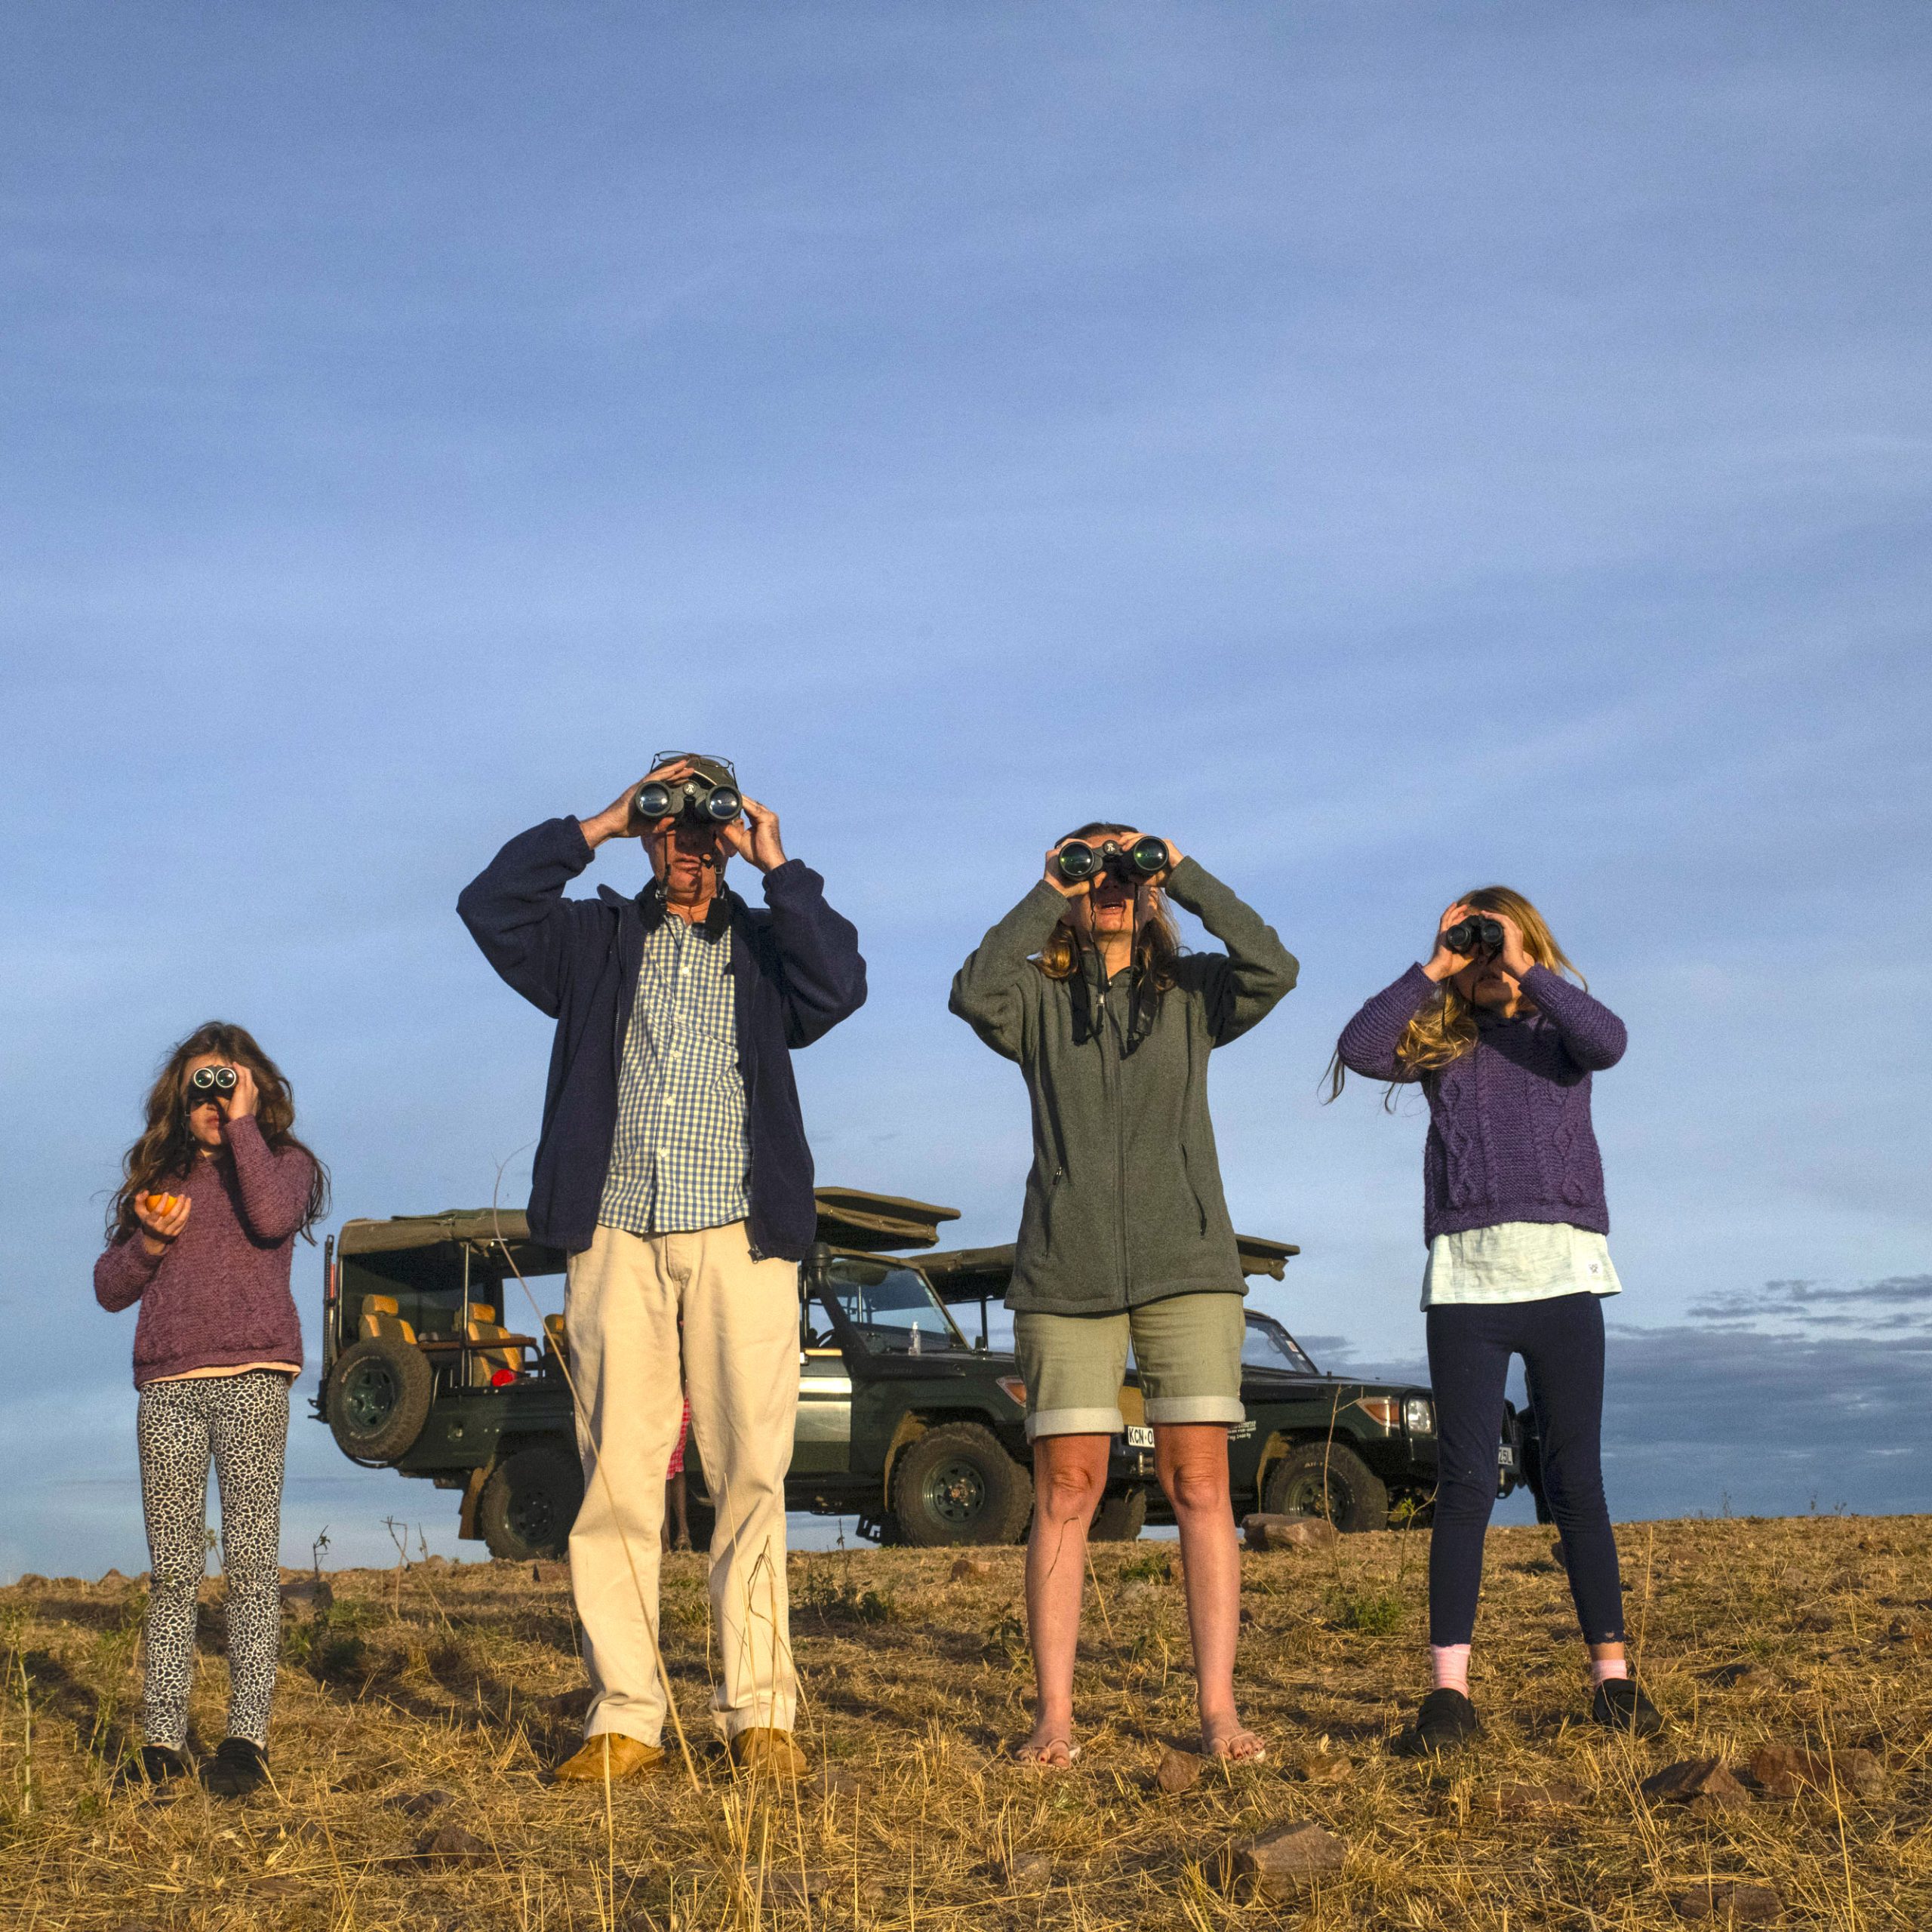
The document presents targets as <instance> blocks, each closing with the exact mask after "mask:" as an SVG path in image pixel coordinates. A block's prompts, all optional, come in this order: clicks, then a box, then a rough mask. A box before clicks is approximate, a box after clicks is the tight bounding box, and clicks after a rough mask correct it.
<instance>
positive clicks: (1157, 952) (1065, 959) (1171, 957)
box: [1033, 819, 1180, 993]
mask: <svg viewBox="0 0 1932 1932" xmlns="http://www.w3.org/2000/svg"><path fill="white" fill-rule="evenodd" d="M1133 829H1134V828H1133V826H1131V825H1112V824H1109V823H1106V822H1105V821H1103V820H1099V819H1096V820H1094V822H1093V823H1091V825H1083V826H1081V827H1080V829H1078V831H1077V832H1069V833H1068V834H1067V835H1066V838H1122V837H1124V836H1125V835H1126V834H1127V833H1128V832H1131V831H1132V830H1133ZM1066 838H1063V839H1062V840H1061V841H1060V843H1061V844H1066ZM1071 909H1072V906H1071V902H1069V910H1071ZM1178 958H1180V932H1179V931H1177V928H1176V927H1175V925H1174V915H1173V914H1172V913H1171V912H1169V911H1168V901H1167V896H1166V894H1164V893H1163V892H1162V891H1161V889H1160V888H1159V887H1158V886H1152V887H1149V889H1148V893H1147V916H1146V919H1145V920H1144V921H1143V922H1142V924H1141V928H1140V931H1139V932H1138V933H1137V934H1135V935H1134V977H1135V978H1136V979H1137V980H1138V981H1139V982H1140V984H1141V985H1142V986H1144V987H1146V988H1147V989H1149V991H1151V992H1156V993H1164V992H1168V991H1170V990H1171V989H1172V987H1173V986H1174V961H1176V960H1177V959H1178ZM1079 961H1080V943H1079V941H1078V939H1076V938H1075V936H1074V931H1073V928H1072V926H1070V925H1069V924H1068V923H1067V922H1066V920H1065V919H1062V920H1061V921H1060V924H1058V925H1057V926H1056V927H1054V929H1053V934H1052V936H1051V937H1050V938H1049V939H1048V941H1047V943H1046V944H1045V945H1044V946H1041V949H1040V950H1039V952H1038V955H1036V956H1035V959H1034V961H1033V963H1034V964H1035V965H1036V966H1037V967H1038V968H1039V969H1040V971H1041V972H1042V973H1044V974H1046V976H1047V977H1048V979H1050V980H1070V979H1072V977H1073V976H1074V974H1075V972H1076V971H1078V968H1079Z"/></svg>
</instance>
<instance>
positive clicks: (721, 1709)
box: [565, 1221, 798, 1744]
mask: <svg viewBox="0 0 1932 1932" xmlns="http://www.w3.org/2000/svg"><path fill="white" fill-rule="evenodd" d="M680 1321H681V1324H682V1349H681V1351H680V1347H679V1339H680V1337H679V1329H680ZM565 1322H566V1324H567V1326H568V1331H569V1334H570V1349H571V1374H572V1375H573V1377H574V1379H575V1380H576V1383H577V1451H578V1454H580V1455H581V1456H582V1457H583V1508H582V1509H580V1511H579V1512H577V1525H576V1527H574V1529H573V1530H572V1531H571V1592H572V1593H573V1595H574V1596H575V1597H576V1599H577V1616H578V1618H579V1620H580V1621H581V1622H582V1623H583V1636H584V1645H583V1657H584V1663H585V1664H586V1666H587V1667H588V1669H589V1672H590V1683H591V1689H592V1693H593V1694H592V1699H591V1704H590V1715H589V1721H588V1722H587V1723H586V1726H585V1732H586V1735H587V1736H589V1737H596V1736H598V1734H599V1733H601V1732H604V1731H611V1730H614V1731H620V1732H622V1733H623V1735H624V1736H626V1737H634V1738H636V1739H637V1740H638V1741H639V1742H640V1743H645V1744H655V1743H657V1742H658V1741H659V1737H660V1733H661V1731H662V1730H663V1724H664V1685H663V1682H662V1681H661V1680H660V1678H659V1676H658V1673H657V1665H656V1663H654V1661H653V1659H652V1655H651V1640H652V1638H653V1637H654V1635H655V1634H656V1632H657V1627H658V1624H657V1558H658V1546H659V1538H660V1534H661V1533H662V1529H663V1521H664V1472H665V1469H666V1466H667V1465H668V1464H669V1462H670V1460H671V1453H672V1450H673V1449H675V1447H676V1446H677V1441H678V1423H679V1421H680V1420H681V1417H682V1414H683V1398H684V1397H685V1395H688V1396H689V1397H690V1399H691V1435H692V1438H693V1440H694V1441H695V1442H696V1444H697V1453H698V1457H699V1459H700V1461H701V1462H702V1463H703V1468H704V1479H705V1484H706V1487H707V1488H708V1489H709V1491H710V1494H711V1497H712V1502H713V1503H714V1505H715V1508H716V1512H717V1527H716V1528H715V1529H714V1530H713V1531H712V1537H711V1623H712V1632H713V1633H714V1635H715V1639H716V1641H717V1642H718V1646H719V1657H720V1663H721V1668H722V1681H721V1684H719V1685H718V1687H717V1690H716V1691H715V1694H714V1696H713V1697H712V1721H713V1722H714V1723H715V1724H716V1726H717V1727H718V1730H719V1732H720V1733H721V1734H722V1735H723V1736H724V1737H728V1738H729V1737H736V1736H737V1734H738V1733H739V1732H740V1731H741V1730H747V1729H749V1728H751V1727H753V1726H759V1725H768V1726H770V1727H772V1728H774V1729H776V1730H791V1729H792V1726H793V1719H794V1717H795V1713H796V1710H797V1679H796V1677H795V1673H794V1672H793V1669H792V1641H791V1623H790V1616H789V1604H788V1603H787V1601H786V1593H785V1472H786V1469H788V1468H789V1466H790V1465H791V1461H792V1423H793V1422H794V1420H795V1417H796V1415H797V1413H798V1267H797V1264H796V1263H793V1262H789V1261H755V1260H752V1253H751V1246H750V1243H749V1240H748V1239H747V1238H746V1232H745V1223H743V1222H742V1221H734V1222H732V1223H730V1224H729V1225H728V1226H724V1227H720V1228H704V1229H699V1230H698V1231H697V1232H694V1233H691V1234H675V1235H651V1236H648V1237H646V1236H641V1235H631V1234H626V1233H623V1232H622V1231H621V1230H620V1229H616V1228H606V1227H600V1228H598V1230H597V1232H596V1235H595V1238H594V1239H593V1240H592V1242H591V1244H590V1246H589V1247H588V1248H586V1250H585V1251H583V1253H582V1254H574V1255H573V1256H571V1263H570V1278H569V1287H568V1291H566V1297H565ZM680 1352H681V1355H682V1362H683V1374H682V1378H681V1386H680V1376H679V1358H680Z"/></svg>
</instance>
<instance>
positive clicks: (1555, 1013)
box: [1330, 885, 1662, 1755]
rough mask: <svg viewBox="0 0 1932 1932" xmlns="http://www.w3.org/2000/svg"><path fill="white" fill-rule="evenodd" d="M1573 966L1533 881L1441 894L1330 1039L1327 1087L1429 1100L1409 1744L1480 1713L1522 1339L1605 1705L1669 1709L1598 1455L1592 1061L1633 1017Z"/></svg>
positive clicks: (1599, 1313)
mask: <svg viewBox="0 0 1932 1932" xmlns="http://www.w3.org/2000/svg"><path fill="white" fill-rule="evenodd" d="M1472 918H1473V919H1475V920H1478V921H1481V920H1487V921H1492V922H1493V926H1492V929H1491V934H1490V935H1489V940H1490V943H1487V944H1485V943H1483V941H1482V940H1481V938H1479V937H1478V938H1472V937H1470V936H1469V928H1468V927H1467V926H1466V924H1464V922H1465V921H1471V920H1472ZM1499 928H1500V935H1501V937H1500V944H1497V943H1495V938H1494V934H1495V931H1496V929H1499ZM1452 940H1454V943H1455V944H1460V945H1461V946H1464V947H1465V948H1466V950H1463V951H1460V952H1459V951H1457V950H1455V949H1454V946H1453V945H1452ZM1575 970H1576V969H1575V968H1574V967H1573V966H1571V963H1570V961H1569V960H1568V959H1567V958H1566V957H1565V956H1564V952H1563V950H1562V949H1561V947H1560V946H1558V944H1557V943H1556V941H1555V940H1554V939H1553V938H1552V937H1551V935H1550V931H1549V927H1548V926H1547V925H1546V924H1544V922H1543V917H1542V915H1541V914H1540V913H1539V912H1537V909H1536V908H1535V907H1534V906H1532V905H1531V903H1530V902H1529V901H1528V900H1527V899H1525V898H1524V897H1523V896H1522V895H1521V894H1520V893H1516V892H1512V891H1510V890H1509V888H1507V887H1506V886H1500V885H1491V886H1484V888H1482V889H1481V891H1477V892H1472V893H1469V894H1467V895H1466V897H1463V898H1462V899H1460V900H1458V901H1457V903H1455V904H1454V905H1453V906H1451V907H1450V908H1449V909H1448V910H1447V912H1444V914H1443V915H1442V918H1441V921H1440V922H1439V924H1438V929H1437V932H1436V939H1435V949H1434V950H1433V951H1432V953H1431V954H1430V955H1429V962H1428V964H1426V965H1421V966H1411V968H1409V970H1408V971H1407V972H1406V973H1404V974H1403V975H1402V977H1401V978H1400V979H1399V980H1397V981H1396V982H1395V984H1394V985H1393V986H1389V987H1386V988H1385V989H1383V991H1382V992H1379V993H1377V995H1375V997H1374V998H1373V999H1371V1001H1369V1002H1368V1004H1367V1005H1366V1006H1364V1008H1362V1009H1361V1011H1360V1012H1359V1013H1358V1014H1356V1015H1355V1017H1354V1018H1353V1019H1352V1020H1350V1021H1349V1023H1348V1025H1347V1026H1346V1027H1344V1028H1343V1031H1342V1037H1341V1039H1340V1042H1339V1043H1338V1044H1337V1048H1336V1050H1335V1065H1334V1085H1333V1088H1332V1089H1331V1094H1330V1098H1331V1099H1332V1098H1334V1095H1335V1094H1339V1093H1340V1091H1341V1087H1342V1081H1343V1077H1344V1076H1343V1071H1342V1069H1343V1068H1345V1067H1346V1068H1347V1069H1349V1070H1350V1071H1351V1072H1355V1073H1360V1074H1363V1075H1367V1077H1368V1078H1371V1079H1374V1080H1386V1081H1389V1082H1390V1083H1391V1085H1390V1088H1389V1100H1390V1101H1391V1102H1392V1101H1393V1098H1394V1094H1395V1088H1397V1087H1398V1086H1402V1085H1409V1084H1414V1085H1419V1086H1420V1088H1422V1091H1423V1095H1424V1097H1425V1098H1426V1100H1428V1103H1429V1138H1428V1140H1427V1141H1426V1143H1425V1145H1424V1147H1423V1238H1424V1239H1425V1240H1426V1241H1427V1243H1428V1244H1429V1260H1428V1263H1427V1265H1426V1267H1425V1268H1424V1269H1423V1288H1422V1305H1423V1308H1424V1309H1426V1311H1427V1319H1428V1328H1429V1376H1430V1379H1431V1380H1432V1383H1434V1385H1435V1414H1436V1439H1437V1445H1438V1451H1437V1453H1438V1473H1437V1484H1436V1493H1435V1520H1434V1528H1433V1531H1432V1534H1431V1537H1430V1540H1429V1645H1430V1660H1431V1665H1432V1675H1433V1678H1434V1684H1435V1687H1434V1688H1433V1689H1432V1690H1431V1691H1430V1692H1429V1695H1428V1696H1427V1697H1425V1698H1424V1699H1423V1703H1422V1709H1421V1711H1420V1713H1419V1715H1417V1719H1416V1724H1415V1727H1414V1730H1411V1731H1407V1732H1405V1733H1404V1734H1403V1736H1402V1737H1401V1738H1400V1739H1398V1740H1397V1743H1396V1749H1398V1751H1401V1752H1404V1753H1405V1754H1406V1755H1421V1754H1423V1753H1424V1752H1435V1751H1441V1750H1445V1749H1451V1748H1453V1747H1454V1746H1457V1745H1460V1744H1463V1743H1466V1742H1467V1741H1468V1740H1469V1739H1470V1738H1471V1737H1473V1736H1474V1735H1475V1733H1476V1731H1477V1730H1478V1724H1477V1721H1476V1714H1475V1706H1473V1705H1472V1703H1470V1702H1469V1644H1470V1641H1471V1639H1472V1636H1473V1635H1474V1632H1475V1614H1476V1598H1477V1595H1478V1592H1479V1591H1480V1589H1481V1583H1482V1546H1483V1537H1484V1533H1485V1531H1487V1528H1488V1525H1489V1514H1490V1509H1491V1506H1492V1504H1493V1503H1494V1501H1495V1497H1496V1449H1497V1441H1498V1440H1499V1439H1500V1436H1501V1434H1502V1427H1503V1383H1504V1381H1505V1380H1506V1377H1507V1376H1508V1374H1509V1358H1510V1357H1511V1355H1521V1357H1522V1358H1523V1366H1524V1373H1525V1374H1526V1377H1527V1380H1528V1383H1529V1390H1530V1401H1531V1406H1532V1407H1533V1409H1534V1412H1535V1415H1536V1422H1537V1435H1538V1438H1539V1440H1540V1444H1541V1454H1542V1463H1543V1493H1544V1496H1545V1498H1546V1501H1547V1502H1548V1503H1549V1509H1550V1512H1551V1514H1552V1516H1554V1518H1555V1521H1556V1523H1557V1526H1558V1530H1559V1531H1560V1533H1561V1536H1562V1539H1563V1554H1564V1561H1565V1564H1566V1565H1567V1567H1568V1570H1569V1572H1570V1590H1571V1597H1572V1598H1573V1599H1574V1602H1575V1604H1576V1606H1577V1620H1578V1621H1579V1623H1581V1625H1582V1626H1583V1638H1584V1641H1585V1642H1586V1644H1588V1645H1589V1654H1590V1678H1591V1682H1592V1686H1593V1689H1592V1698H1591V1708H1590V1715H1591V1716H1592V1718H1593V1719H1595V1721H1596V1722H1598V1723H1599V1724H1608V1725H1611V1726H1614V1727H1618V1728H1620V1729H1623V1730H1635V1731H1637V1732H1638V1733H1641V1734H1648V1733H1651V1732H1653V1731H1654V1730H1657V1729H1658V1728H1659V1727H1660V1724H1661V1722H1662V1720H1661V1719H1660V1718H1659V1717H1658V1715H1657V1711H1656V1709H1654V1706H1652V1705H1651V1701H1650V1700H1649V1699H1648V1698H1647V1697H1645V1696H1644V1694H1643V1692H1642V1691H1641V1690H1640V1689H1639V1688H1638V1686H1637V1684H1636V1682H1635V1679H1634V1678H1632V1677H1631V1675H1630V1672H1629V1665H1628V1663H1626V1661H1625V1659H1624V1654H1623V1585H1622V1582H1621V1580H1620V1577H1619V1574H1618V1571H1617V1543H1616V1540H1615V1538H1614V1536H1613V1535H1612V1534H1611V1527H1610V1512H1609V1509H1608V1507H1607V1505H1606V1504H1605V1503H1604V1493H1603V1475H1602V1469H1601V1454H1600V1437H1601V1423H1602V1417H1603V1366H1604V1328H1603V1300H1602V1298H1603V1297H1604V1296H1606V1295H1612V1294H1617V1292H1618V1291H1619V1283H1618V1281H1617V1271H1616V1269H1614V1267H1613V1266H1611V1259H1610V1249H1609V1244H1608V1242H1607V1239H1606V1237H1607V1235H1608V1234H1609V1232H1610V1214H1609V1211H1608V1209H1607V1207H1605V1205H1604V1189H1603V1165H1602V1162H1601V1159H1600V1158H1599V1157H1598V1152H1597V1142H1596V1135H1595V1132H1594V1131H1593V1130H1592V1128H1591V1124H1590V1081H1591V1077H1592V1075H1594V1074H1597V1073H1600V1072H1603V1071H1604V1069H1607V1068H1609V1067H1612V1066H1615V1065H1616V1064H1617V1062H1618V1061H1619V1060H1621V1059H1622V1058H1623V1048H1624V1031H1623V1021H1622V1020H1619V1019H1618V1018H1617V1016H1616V1014H1614V1013H1612V1012H1611V1011H1610V1009H1609V1008H1607V1007H1606V1006H1604V1005H1603V1004H1601V1003H1600V1002H1599V1001H1596V1000H1594V999H1592V998H1591V997H1590V996H1589V993H1588V992H1586V991H1585V990H1584V989H1583V986H1581V985H1580V984H1575V983H1572V981H1571V980H1567V979H1565V978H1564V977H1563V974H1564V972H1565V971H1569V972H1571V973H1574V971H1575Z"/></svg>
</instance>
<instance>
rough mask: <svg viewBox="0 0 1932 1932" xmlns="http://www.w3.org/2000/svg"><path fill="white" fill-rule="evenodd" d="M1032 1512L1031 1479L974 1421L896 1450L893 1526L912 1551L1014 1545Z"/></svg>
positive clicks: (930, 1431) (988, 1431) (942, 1426)
mask: <svg viewBox="0 0 1932 1932" xmlns="http://www.w3.org/2000/svg"><path fill="white" fill-rule="evenodd" d="M1032 1514H1033V1478H1032V1476H1031V1475H1029V1474H1028V1473H1027V1472H1026V1470H1025V1469H1022V1468H1021V1467H1020V1465H1019V1464H1018V1463H1016V1462H1015V1461H1014V1460H1013V1458H1012V1457H1011V1456H1009V1455H1008V1454H1007V1453H1006V1451H1004V1449H1002V1448H1001V1447H1000V1444H999V1438H998V1436H996V1435H994V1433H993V1432H992V1430H991V1429H986V1428H983V1427H982V1426H980V1424H979V1423H974V1422H949V1423H941V1424H940V1426H939V1427H938V1428H937V1429H928V1430H927V1431H926V1432H925V1434H924V1435H921V1436H920V1437H919V1438H918V1439H917V1440H916V1441H913V1442H911V1443H909V1444H907V1445H906V1447H905V1448H904V1449H903V1450H901V1451H900V1454H899V1461H898V1463H897V1466H896V1467H895V1468H894V1470H893V1472H892V1516H893V1521H894V1525H895V1527H897V1530H898V1531H899V1534H900V1537H901V1538H902V1539H903V1540H904V1541H906V1543H911V1544H912V1545H913V1546H914V1547H915V1548H917V1549H933V1548H936V1547H937V1546H941V1545H943V1544H947V1543H1019V1542H1021V1541H1023V1540H1024V1538H1025V1537H1026V1525H1027V1524H1028V1522H1029V1521H1030V1520H1031V1519H1032Z"/></svg>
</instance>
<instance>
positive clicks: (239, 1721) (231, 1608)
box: [136, 1368, 288, 1751]
mask: <svg viewBox="0 0 1932 1932" xmlns="http://www.w3.org/2000/svg"><path fill="white" fill-rule="evenodd" d="M136 1432H137V1435H138V1436H139V1438H140V1447H141V1506H142V1508H143V1510H144V1511H145V1512H146V1516H147V1524H148V1555H149V1561H151V1562H152V1564H153V1566H154V1580H153V1583H152V1586H151V1587H150V1589H149V1593H148V1620H147V1689H146V1697H145V1699H144V1700H143V1706H142V1712H141V1715H142V1721H143V1726H144V1727H145V1729H146V1733H147V1741H148V1742H149V1743H150V1744H165V1745H167V1746H168V1747H169V1748H170V1749H173V1750H176V1751H179V1750H180V1749H182V1748H183V1746H185V1745H186V1743H187V1737H188V1691H189V1686H190V1685H191V1684H192V1682H193V1681H194V1672H195V1609H196V1600H197V1598H198V1594H199V1592H200V1589H201V1585H202V1576H203V1574H204V1573H205V1571H206V1570H207V1567H208V1463H209V1461H210V1459H211V1458H212V1459H213V1461H214V1472H215V1481H216V1482H217V1484H218V1486H219V1487H220V1491H221V1569H222V1575H223V1578H224V1579H225V1580H226V1583H227V1598H228V1734H229V1737H245V1738H247V1739H248V1740H249V1741H250V1742H251V1743H255V1744H259V1745H260V1746H262V1747H263V1749H264V1750H266V1749H267V1748H268V1741H269V1702H270V1700H272V1698H273V1697H274V1695H275V1658H276V1655H277V1653H278V1651H279V1649H280V1647H281V1469H282V1460H283V1457H284V1456H285V1454H286V1452H287V1450H288V1377H287V1376H286V1375H283V1374H279V1373H278V1371H275V1370H274V1369H267V1368H257V1369H251V1370H250V1371H248V1374H245V1375H221V1376H210V1377H205V1378H198V1379H197V1380H193V1381H189V1382H151V1383H149V1384H148V1386H146V1388H145V1389H143V1390H142V1391H141V1405H140V1418H139V1420H138V1421H137V1423H136Z"/></svg>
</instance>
